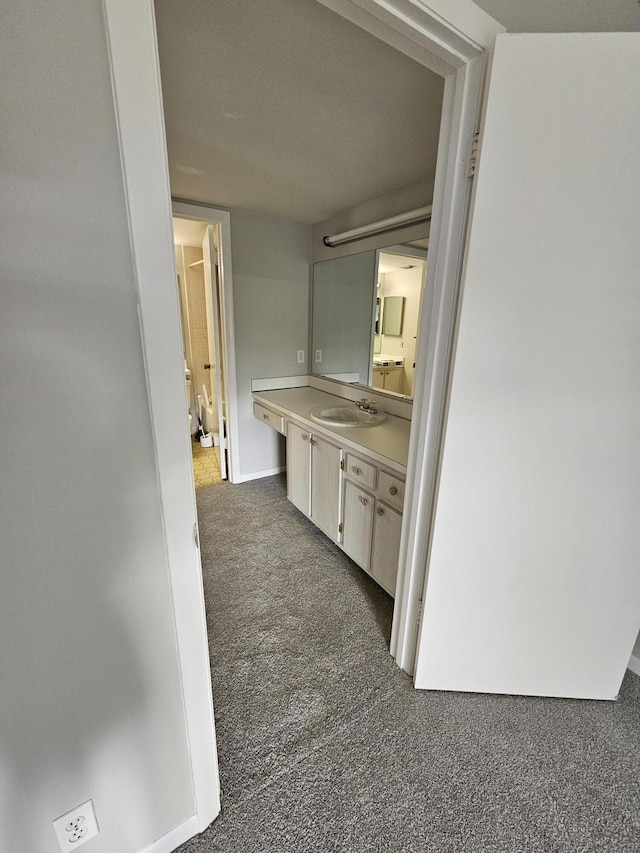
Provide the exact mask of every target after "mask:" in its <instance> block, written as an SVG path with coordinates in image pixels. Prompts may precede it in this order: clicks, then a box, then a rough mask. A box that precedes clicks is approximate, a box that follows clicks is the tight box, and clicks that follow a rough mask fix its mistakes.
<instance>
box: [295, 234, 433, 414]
mask: <svg viewBox="0 0 640 853" xmlns="http://www.w3.org/2000/svg"><path fill="white" fill-rule="evenodd" d="M418 243H419V245H418V244H417V243H411V244H403V245H394V246H388V247H387V248H385V249H380V250H377V251H376V250H374V251H370V252H361V253H360V254H357V255H348V256H346V257H342V258H336V259H334V260H330V261H320V262H318V263H316V264H314V267H313V318H312V321H313V322H312V337H313V354H314V361H313V368H312V369H313V373H317V374H322V375H324V376H329V377H331V378H333V379H341V380H342V381H344V382H358V383H360V384H361V385H367V386H370V387H375V388H379V389H382V390H384V391H387V392H389V393H396V394H401V395H403V396H406V397H412V396H413V386H414V372H415V371H414V369H415V354H416V344H417V336H418V324H419V316H420V305H421V302H422V289H423V286H424V279H425V274H426V257H427V250H426V246H427V243H428V240H426V239H425V240H424V241H423V240H421V241H418Z"/></svg>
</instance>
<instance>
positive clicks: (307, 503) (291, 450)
mask: <svg viewBox="0 0 640 853" xmlns="http://www.w3.org/2000/svg"><path fill="white" fill-rule="evenodd" d="M310 438H311V436H310V435H309V433H308V432H307V430H304V429H300V427H299V426H296V425H295V424H291V423H290V424H289V425H288V428H287V497H288V498H289V500H290V501H291V503H292V504H293V505H294V506H297V507H298V509H299V510H301V511H302V512H303V513H304V514H305V515H310V514H311V444H310Z"/></svg>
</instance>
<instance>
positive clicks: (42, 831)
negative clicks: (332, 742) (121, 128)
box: [0, 0, 194, 853]
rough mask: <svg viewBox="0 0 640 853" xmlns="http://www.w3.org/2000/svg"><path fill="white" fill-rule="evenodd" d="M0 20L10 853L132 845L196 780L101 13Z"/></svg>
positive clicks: (74, 8) (0, 773) (105, 851)
mask: <svg viewBox="0 0 640 853" xmlns="http://www.w3.org/2000/svg"><path fill="white" fill-rule="evenodd" d="M2 17H3V26H2V28H1V33H0V41H1V45H0V55H2V57H3V72H4V79H3V82H4V86H5V90H6V91H7V92H10V93H11V97H10V98H9V99H7V100H6V102H5V111H4V114H3V122H2V129H1V131H0V134H1V137H2V140H1V141H2V149H3V169H2V171H1V173H0V198H1V199H2V209H1V211H0V216H1V217H2V227H0V241H1V244H0V280H1V281H2V309H1V310H0V326H1V328H0V361H1V362H2V364H3V368H4V369H3V370H2V371H1V373H0V383H1V385H0V396H1V398H2V400H3V405H2V407H1V414H0V418H1V429H2V436H3V441H2V451H1V453H2V459H1V460H0V467H1V469H2V480H1V483H2V515H1V519H2V530H1V531H0V539H1V540H2V546H3V547H2V552H3V555H2V579H3V580H2V595H1V596H0V626H1V632H2V637H1V642H0V671H1V672H2V688H1V690H0V720H1V725H0V849H2V850H6V851H29V853H59V847H58V844H57V841H56V838H55V835H54V832H53V828H52V821H53V820H54V819H55V818H57V817H58V816H60V815H61V814H63V813H64V812H66V811H68V810H70V809H72V808H74V807H76V806H77V805H79V804H81V803H83V802H84V801H85V800H87V799H88V798H92V799H93V801H94V805H95V809H96V814H97V819H98V823H99V826H100V834H99V835H98V837H96V838H95V839H93V840H92V841H91V842H90V849H91V850H92V851H94V853H114V851H118V853H139V851H140V850H143V849H145V848H147V847H148V846H149V845H150V844H152V843H153V842H154V841H155V840H156V839H157V838H159V837H161V836H162V835H164V834H165V833H167V832H168V831H170V830H171V829H173V828H174V827H175V826H177V825H179V824H181V823H183V822H184V821H186V820H187V819H188V817H189V816H190V815H192V814H193V813H194V791H193V786H192V779H191V772H190V763H189V754H188V749H187V732H186V725H185V718H184V709H183V704H182V689H181V680H180V671H179V666H178V657H177V650H176V638H175V625H174V619H173V609H172V599H171V592H170V587H169V577H168V567H167V560H166V554H165V543H164V534H163V528H162V519H161V509H160V500H159V491H158V480H157V471H156V464H155V460H154V451H153V446H152V443H151V442H150V441H149V434H150V415H149V411H148V406H147V402H146V399H147V398H146V382H145V370H144V364H143V358H142V346H141V337H140V327H139V320H138V311H137V294H136V287H135V280H134V271H133V266H132V259H131V245H130V239H129V231H128V222H127V212H126V208H125V199H124V191H123V180H122V168H121V162H120V151H119V146H118V139H117V135H116V122H115V115H114V106H113V95H112V88H111V78H110V69H109V63H108V55H107V42H106V34H105V31H104V24H103V18H102V9H101V3H100V2H99V0H86V2H83V3H67V2H61V0H33V2H32V3H30V4H29V7H28V10H27V9H26V7H25V4H24V3H22V2H19V0H7V2H6V3H3V9H2ZM141 604H142V606H141ZM19 814H26V815H28V820H19V819H17V816H18V815H19ZM87 849H89V848H87Z"/></svg>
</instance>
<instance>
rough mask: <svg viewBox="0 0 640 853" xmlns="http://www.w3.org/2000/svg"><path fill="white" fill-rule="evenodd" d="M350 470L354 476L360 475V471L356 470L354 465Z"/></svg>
mask: <svg viewBox="0 0 640 853" xmlns="http://www.w3.org/2000/svg"><path fill="white" fill-rule="evenodd" d="M351 470H352V471H353V473H354V474H358V475H359V474H360V469H359V468H357V467H356V466H355V465H354V466H353V468H352V469H351Z"/></svg>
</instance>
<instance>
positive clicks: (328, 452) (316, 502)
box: [310, 435, 341, 542]
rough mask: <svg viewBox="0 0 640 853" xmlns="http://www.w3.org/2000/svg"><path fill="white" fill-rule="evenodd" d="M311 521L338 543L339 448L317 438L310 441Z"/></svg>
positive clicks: (313, 437)
mask: <svg viewBox="0 0 640 853" xmlns="http://www.w3.org/2000/svg"><path fill="white" fill-rule="evenodd" d="M310 443H311V519H312V520H313V521H314V522H315V523H316V524H317V525H318V527H319V528H320V529H321V530H323V531H324V532H325V533H326V534H327V536H329V537H330V538H331V539H333V541H334V542H337V541H338V524H339V523H340V519H339V513H340V456H341V451H340V448H339V447H336V446H335V445H334V444H330V443H329V442H328V441H325V440H324V439H323V438H319V437H318V436H317V435H314V436H312V437H311V441H310Z"/></svg>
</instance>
